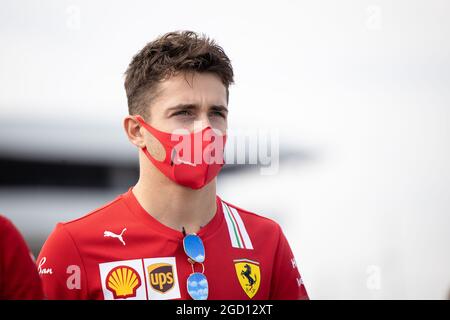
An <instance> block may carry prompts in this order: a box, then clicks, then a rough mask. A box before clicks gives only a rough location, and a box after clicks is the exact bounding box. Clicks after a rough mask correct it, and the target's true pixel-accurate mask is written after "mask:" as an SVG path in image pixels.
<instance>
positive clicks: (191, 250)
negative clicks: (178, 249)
mask: <svg viewBox="0 0 450 320" xmlns="http://www.w3.org/2000/svg"><path fill="white" fill-rule="evenodd" d="M183 247H184V252H186V254H187V256H188V257H189V258H191V259H192V260H194V261H195V262H198V263H202V262H203V261H205V247H204V246H203V242H202V239H200V237H199V236H197V235H195V234H188V235H187V236H185V237H184V239H183Z"/></svg>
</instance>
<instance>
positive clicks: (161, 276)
mask: <svg viewBox="0 0 450 320" xmlns="http://www.w3.org/2000/svg"><path fill="white" fill-rule="evenodd" d="M147 272H148V277H149V279H150V285H151V286H152V288H153V289H155V290H156V291H159V292H161V293H166V292H167V291H169V290H170V289H172V288H173V285H174V284H175V281H174V278H173V266H172V265H171V264H169V263H155V264H152V265H149V266H148V267H147Z"/></svg>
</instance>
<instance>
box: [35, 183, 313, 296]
mask: <svg viewBox="0 0 450 320" xmlns="http://www.w3.org/2000/svg"><path fill="white" fill-rule="evenodd" d="M216 201H217V211H216V214H215V215H214V217H213V218H212V220H211V221H210V222H209V223H208V224H207V225H205V226H204V227H202V228H201V229H200V230H199V232H198V233H197V234H198V235H199V237H200V238H201V239H202V240H203V243H204V246H205V256H206V258H205V262H204V274H205V276H206V278H207V279H208V283H209V295H208V299H308V295H307V292H306V290H305V287H304V285H303V282H302V279H301V277H300V274H299V271H298V269H297V265H296V263H295V259H294V257H293V254H292V251H291V249H290V247H289V244H288V242H287V240H286V238H285V236H284V234H283V232H282V230H281V229H280V226H279V225H278V224H277V223H276V222H274V221H272V220H270V219H268V218H264V217H262V216H259V215H257V214H254V213H251V212H248V211H245V210H242V209H240V208H237V207H235V206H233V205H231V204H229V203H227V202H225V201H222V200H221V199H220V198H219V197H218V196H217V197H216ZM37 264H38V269H39V271H40V274H41V278H42V281H43V286H44V291H45V293H46V295H47V298H49V299H106V300H112V299H129V300H132V299H143V300H163V299H164V300H166V299H191V298H190V296H189V294H188V292H187V286H186V283H187V278H188V276H189V275H190V274H191V273H192V266H191V264H190V263H189V262H188V260H187V256H186V254H185V252H184V250H183V234H182V233H181V232H180V231H177V230H174V229H172V228H169V227H167V226H165V225H163V224H162V223H160V222H159V221H157V220H156V219H155V218H153V217H152V216H151V215H150V214H149V213H148V212H146V211H145V210H144V209H143V208H142V207H141V205H140V204H139V202H138V201H137V199H136V198H135V196H134V194H133V192H132V189H130V190H129V191H128V192H127V193H125V194H122V195H120V196H119V197H117V198H116V199H115V200H114V201H112V202H110V203H109V204H107V205H105V206H103V207H101V208H99V209H97V210H95V211H94V212H92V213H90V214H88V215H86V216H84V217H82V218H80V219H77V220H74V221H71V222H67V223H60V224H58V225H57V226H56V228H55V230H54V231H53V233H52V234H51V235H50V237H49V238H48V240H47V241H46V243H45V244H44V247H43V248H42V251H41V253H40V255H39V258H38V261H37ZM194 268H195V271H196V272H202V266H201V265H200V264H195V265H194Z"/></svg>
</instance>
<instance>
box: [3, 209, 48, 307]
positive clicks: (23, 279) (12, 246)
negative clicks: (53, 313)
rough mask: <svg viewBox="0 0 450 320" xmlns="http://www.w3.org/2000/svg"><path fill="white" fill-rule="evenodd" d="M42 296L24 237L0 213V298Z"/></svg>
mask: <svg viewBox="0 0 450 320" xmlns="http://www.w3.org/2000/svg"><path fill="white" fill-rule="evenodd" d="M42 298H43V293H42V285H41V281H40V279H39V275H38V273H37V270H36V267H35V265H34V261H33V258H32V255H31V253H30V250H29V249H28V246H27V244H26V243H25V240H24V239H23V237H22V235H21V234H20V233H19V231H18V230H17V229H16V228H15V227H14V225H13V224H12V223H11V222H10V221H9V220H8V219H6V218H4V217H1V216H0V299H2V300H5V299H8V300H31V299H35V300H41V299H42Z"/></svg>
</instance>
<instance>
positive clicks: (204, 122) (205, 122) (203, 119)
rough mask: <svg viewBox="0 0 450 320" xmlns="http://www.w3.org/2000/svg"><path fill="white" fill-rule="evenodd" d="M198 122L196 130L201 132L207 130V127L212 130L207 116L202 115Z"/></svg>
mask: <svg viewBox="0 0 450 320" xmlns="http://www.w3.org/2000/svg"><path fill="white" fill-rule="evenodd" d="M198 122H199V123H198V127H197V128H200V130H203V129H205V128H207V127H210V128H212V124H211V121H210V119H209V117H208V115H207V114H202V115H201V116H200V118H199V119H198Z"/></svg>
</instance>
